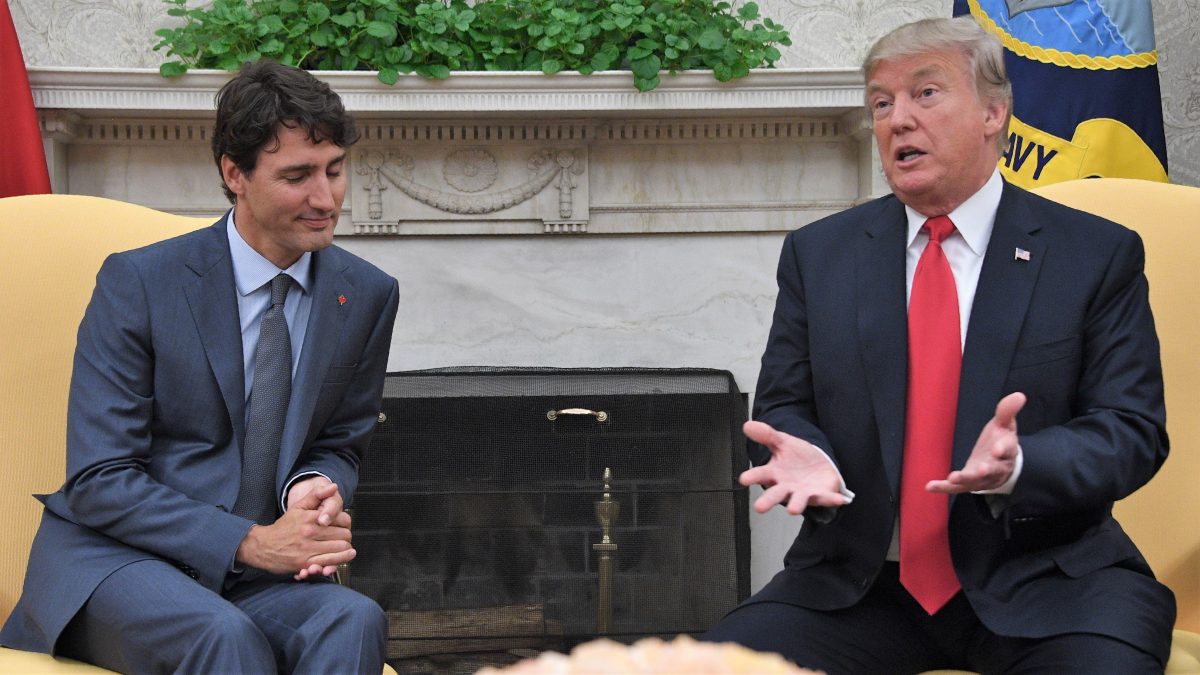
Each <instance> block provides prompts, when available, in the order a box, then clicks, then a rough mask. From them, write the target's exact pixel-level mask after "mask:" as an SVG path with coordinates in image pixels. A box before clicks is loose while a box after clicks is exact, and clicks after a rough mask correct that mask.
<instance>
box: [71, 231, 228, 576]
mask: <svg viewBox="0 0 1200 675" xmlns="http://www.w3.org/2000/svg"><path fill="white" fill-rule="evenodd" d="M149 306H150V303H148V302H147V293H146V288H145V286H144V285H143V279H142V278H141V276H140V275H139V273H138V269H137V268H136V267H135V265H134V264H133V263H131V262H130V261H129V259H128V258H127V257H125V256H122V255H121V254H117V255H114V256H110V257H109V258H108V259H107V260H106V261H105V263H104V265H103V266H102V267H101V269H100V272H99V273H98V275H97V278H96V289H95V291H94V293H93V295H92V299H91V302H90V303H89V304H88V307H87V310H86V312H85V313H84V317H83V321H82V323H81V324H80V327H79V335H78V343H77V346H76V350H75V362H74V370H73V372H72V376H71V386H70V396H69V402H68V422H67V478H66V482H65V483H64V485H63V488H62V493H63V496H65V498H66V503H67V505H68V507H69V509H70V512H71V514H72V515H73V516H74V518H75V520H76V522H78V523H79V524H81V525H85V526H87V527H90V528H92V529H94V530H96V531H98V532H101V533H103V534H105V535H107V536H108V537H110V538H112V539H115V540H117V541H120V542H123V543H125V544H127V545H129V546H133V547H135V548H139V549H143V550H145V551H148V552H150V553H153V554H156V555H159V556H162V557H163V558H166V559H168V560H171V561H175V562H178V563H182V564H186V565H188V566H190V567H192V568H194V569H195V570H196V571H197V572H198V573H199V574H200V576H201V581H202V582H203V583H205V584H206V585H208V586H209V587H210V588H216V587H219V586H220V584H221V582H222V581H223V579H224V577H225V573H226V572H227V571H228V569H229V563H230V561H231V560H233V557H234V553H235V552H236V550H237V546H238V544H239V543H240V542H241V540H242V538H243V537H244V536H245V534H246V531H247V530H249V527H250V523H249V521H247V520H245V519H243V518H239V517H237V516H234V515H232V514H230V513H227V512H225V511H223V510H222V509H220V508H218V507H217V506H214V505H213V504H209V503H206V502H203V501H199V500H196V499H192V498H190V497H188V496H187V495H185V494H183V493H181V492H179V491H178V490H176V489H174V488H172V487H170V486H167V485H164V484H163V483H161V482H159V481H157V480H155V479H154V478H153V477H151V476H150V474H149V473H148V472H147V471H146V467H147V466H149V464H150V462H151V455H152V452H153V450H154V412H155V405H156V401H155V390H154V387H155V378H154V376H155V372H154V371H155V368H154V348H153V341H152V339H151V327H150V311H151V310H150V309H149ZM56 497H57V495H52V496H51V498H50V500H49V502H48V506H51V507H52V508H53V504H54V499H55V498H56ZM197 542H203V543H204V545H203V546H200V545H197Z"/></svg>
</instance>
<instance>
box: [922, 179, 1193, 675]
mask: <svg viewBox="0 0 1200 675" xmlns="http://www.w3.org/2000/svg"><path fill="white" fill-rule="evenodd" d="M1034 192H1037V193H1038V195H1042V196H1043V197H1046V198H1049V199H1054V201H1055V202H1060V203H1062V204H1067V205H1068V207H1072V208H1075V209H1079V210H1081V211H1088V213H1092V214H1096V215H1099V216H1103V217H1106V219H1109V220H1111V221H1115V222H1120V223H1121V225H1123V226H1126V227H1128V228H1130V229H1133V231H1136V232H1138V234H1140V235H1141V239H1142V241H1144V243H1145V244H1146V277H1147V279H1148V280H1150V306H1151V309H1152V310H1153V312H1154V325H1156V328H1157V329H1158V339H1159V341H1160V344H1162V351H1163V380H1164V382H1165V387H1166V432H1168V435H1169V436H1170V438H1171V453H1170V455H1169V456H1168V459H1166V464H1165V465H1163V468H1162V470H1160V471H1159V472H1158V476H1156V477H1154V479H1153V480H1151V482H1150V484H1147V485H1145V486H1144V488H1142V489H1141V490H1138V491H1136V492H1134V494H1133V495H1130V496H1129V497H1128V498H1126V500H1123V501H1121V502H1120V503H1117V504H1116V508H1115V509H1114V513H1115V514H1116V518H1117V520H1118V521H1120V522H1121V525H1122V527H1124V530H1126V531H1127V532H1128V533H1129V536H1130V537H1133V540H1134V543H1135V544H1138V548H1140V549H1141V551H1142V554H1145V556H1146V558H1147V560H1148V561H1150V566H1151V568H1153V569H1154V574H1157V575H1158V579H1159V580H1160V581H1163V583H1164V584H1166V585H1168V586H1170V589H1171V590H1172V591H1175V599H1176V602H1177V603H1178V608H1180V610H1178V617H1177V619H1176V622H1175V635H1174V640H1172V644H1171V658H1170V662H1168V664H1166V673H1200V527H1198V526H1196V514H1200V490H1198V489H1196V483H1198V480H1200V358H1196V354H1195V350H1196V345H1200V310H1198V306H1196V303H1195V300H1194V297H1195V294H1196V288H1198V286H1200V276H1198V274H1200V187H1188V186H1184V185H1171V184H1166V183H1153V181H1150V180H1135V179H1128V178H1091V179H1079V180H1068V181H1066V183H1056V184H1052V185H1046V186H1044V187H1039V189H1037V190H1036V191H1034ZM940 673H953V671H940Z"/></svg>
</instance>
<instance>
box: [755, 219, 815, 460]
mask: <svg viewBox="0 0 1200 675" xmlns="http://www.w3.org/2000/svg"><path fill="white" fill-rule="evenodd" d="M797 246H798V243H797V241H796V233H795V232H793V233H791V234H789V235H788V237H787V238H786V239H785V240H784V245H783V251H782V253H781V254H780V257H779V268H778V272H777V274H776V281H777V282H778V284H779V294H778V296H777V297H776V300H775V313H774V316H773V317H772V320H771V331H770V333H769V334H768V337H767V347H766V349H765V350H764V351H763V357H762V367H761V369H760V370H759V376H758V385H757V388H756V390H755V395H754V414H753V417H754V419H756V420H758V421H760V422H765V423H767V424H769V425H771V426H772V427H774V428H775V429H776V430H778V431H782V432H784V433H787V434H791V435H792V436H796V437H797V438H802V439H804V440H806V441H808V442H809V443H812V444H813V445H815V446H817V447H818V448H821V449H822V450H823V451H825V453H826V454H827V455H829V457H830V459H832V460H833V462H834V465H835V466H836V465H837V457H836V456H835V455H834V454H833V453H834V451H833V448H831V447H830V443H829V440H828V439H827V438H826V436H825V434H824V433H823V432H822V431H821V430H820V429H819V428H818V426H817V423H816V420H817V412H816V404H815V401H814V392H813V371H812V363H811V361H810V358H811V353H810V350H809V340H808V337H809V331H808V311H807V303H806V299H805V288H804V280H803V278H802V276H801V272H800V265H799V264H798V261H797V253H796V247H797ZM750 459H751V461H753V462H754V463H755V464H763V463H765V462H766V461H767V460H769V459H770V454H769V453H768V451H767V450H766V449H765V448H763V447H762V446H759V445H757V444H753V443H752V444H751V447H750Z"/></svg>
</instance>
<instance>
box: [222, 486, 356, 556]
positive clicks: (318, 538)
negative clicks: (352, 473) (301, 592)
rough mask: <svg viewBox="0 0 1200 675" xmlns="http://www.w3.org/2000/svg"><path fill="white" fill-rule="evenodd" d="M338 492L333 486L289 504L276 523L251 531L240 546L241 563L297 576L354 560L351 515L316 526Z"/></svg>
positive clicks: (321, 488)
mask: <svg viewBox="0 0 1200 675" xmlns="http://www.w3.org/2000/svg"><path fill="white" fill-rule="evenodd" d="M336 492H337V485H334V484H332V483H330V484H328V485H323V486H320V487H318V488H316V489H314V490H312V491H311V492H309V493H308V494H306V495H304V496H303V497H302V498H301V499H298V500H296V501H294V502H292V503H289V504H288V509H287V511H286V512H285V513H284V514H283V515H282V516H280V517H279V519H278V520H276V521H275V522H274V523H271V524H270V525H254V526H253V527H251V528H250V531H249V532H247V533H246V537H245V538H244V539H242V543H241V544H239V545H238V550H237V560H238V562H239V563H241V564H243V565H249V566H250V567H255V568H258V569H260V570H266V571H268V572H272V573H274V574H288V573H291V574H295V573H296V571H297V570H303V569H308V568H310V567H311V566H320V567H328V566H336V565H340V564H342V563H346V562H350V561H351V560H353V559H354V556H355V555H356V554H357V552H356V551H355V550H354V548H353V547H351V545H350V516H349V514H347V513H345V512H342V513H339V514H338V516H337V517H336V518H335V519H334V522H332V523H330V524H329V525H321V524H320V523H318V522H317V518H318V516H319V515H320V511H319V510H318V509H319V507H320V505H321V502H322V501H324V500H325V499H327V498H329V497H331V496H332V495H333V494H334V493H336Z"/></svg>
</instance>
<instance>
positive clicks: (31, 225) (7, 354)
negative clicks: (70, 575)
mask: <svg viewBox="0 0 1200 675" xmlns="http://www.w3.org/2000/svg"><path fill="white" fill-rule="evenodd" d="M211 223H212V221H211V220H209V219H205V218H188V217H184V216H175V215H171V214H169V213H163V212H161V211H155V210H153V209H148V208H145V207H142V206H135V205H133V204H126V203H124V202H118V201H113V200H111V199H101V198H99V197H83V196H76V195H34V196H28V197H10V198H7V199H0V260H3V262H2V263H0V288H3V289H4V293H3V295H2V296H0V317H3V318H2V319H0V344H3V345H4V358H3V359H0V447H3V449H4V467H5V471H6V472H7V473H8V480H7V482H8V486H7V489H5V490H2V491H0V513H4V514H6V518H5V520H6V523H7V524H6V525H5V528H4V530H5V536H4V544H5V545H4V546H3V547H0V617H4V619H7V618H8V615H9V614H10V613H11V612H12V608H13V605H15V604H16V602H17V598H18V597H19V596H20V593H21V583H22V581H23V580H24V578H25V562H26V558H27V557H28V555H29V546H30V544H31V543H32V542H33V534H34V532H35V531H36V530H37V525H38V522H39V520H40V519H41V513H42V505H41V504H40V503H38V501H37V500H35V499H34V498H33V497H32V496H30V495H32V494H33V493H42V492H53V491H54V490H56V489H58V486H59V485H60V484H61V483H62V481H63V479H64V474H65V471H66V445H65V444H66V428H67V386H68V384H69V383H70V380H71V360H72V356H73V354H74V351H75V332H76V330H77V329H78V328H79V320H80V319H82V318H83V310H84V308H85V307H86V306H87V302H88V299H89V298H91V295H92V288H93V287H94V286H95V284H96V272H97V271H98V270H99V269H100V264H101V263H102V262H104V258H105V257H107V256H108V254H110V253H114V252H116V251H124V250H127V249H131V248H137V247H139V246H145V245H146V244H150V243H153V242H155V241H158V240H160V239H166V238H167V237H170V236H174V235H176V234H182V233H184V232H187V231H189V230H195V229H198V228H200V227H203V226H204V225H209V224H211ZM0 672H5V673H18V672H19V673H59V672H62V673H81V674H82V673H107V672H109V671H107V670H104V669H102V668H97V667H95V666H90V665H86V664H82V663H79V662H77V661H71V660H69V659H53V658H51V657H49V656H46V655H44V654H33V653H30V652H20V651H16V650H11V649H0Z"/></svg>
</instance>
